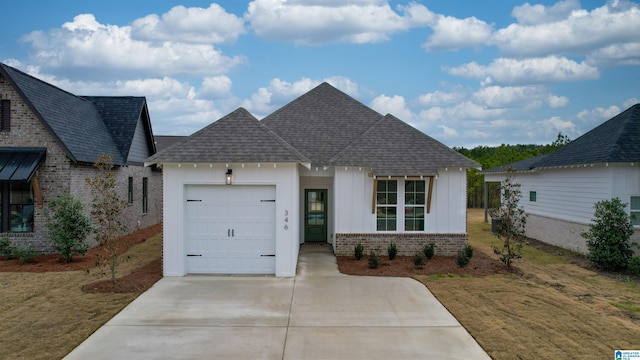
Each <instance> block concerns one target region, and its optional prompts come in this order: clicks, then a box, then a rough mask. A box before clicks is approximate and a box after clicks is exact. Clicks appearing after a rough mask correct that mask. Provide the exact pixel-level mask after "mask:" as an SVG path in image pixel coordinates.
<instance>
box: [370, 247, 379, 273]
mask: <svg viewBox="0 0 640 360" xmlns="http://www.w3.org/2000/svg"><path fill="white" fill-rule="evenodd" d="M369 267H370V268H372V269H377V268H379V267H380V259H379V258H378V255H376V252H375V251H373V250H371V253H370V254H369Z"/></svg>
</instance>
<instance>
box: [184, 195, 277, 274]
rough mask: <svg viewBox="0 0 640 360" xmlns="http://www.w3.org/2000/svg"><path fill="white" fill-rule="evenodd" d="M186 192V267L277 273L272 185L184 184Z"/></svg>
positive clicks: (204, 270) (203, 270) (221, 271)
mask: <svg viewBox="0 0 640 360" xmlns="http://www.w3.org/2000/svg"><path fill="white" fill-rule="evenodd" d="M185 197H186V199H187V200H188V201H187V203H186V211H185V224H186V227H187V228H186V229H185V242H186V252H187V255H196V256H187V272H189V273H216V274H273V273H275V257H274V256H269V255H275V250H276V249H275V220H276V219H275V201H274V200H275V186H201V185H196V186H187V187H186V188H185ZM265 255H267V256H265Z"/></svg>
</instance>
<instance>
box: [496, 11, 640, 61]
mask: <svg viewBox="0 0 640 360" xmlns="http://www.w3.org/2000/svg"><path fill="white" fill-rule="evenodd" d="M556 5H558V4H556ZM575 5H576V4H574V3H571V2H569V3H567V2H564V3H559V5H558V8H556V9H555V10H557V11H555V13H553V14H552V12H553V11H551V10H554V8H555V7H552V8H550V9H547V8H544V9H542V10H541V11H538V12H534V13H532V14H531V16H530V17H526V16H525V15H524V14H523V12H524V10H526V9H525V8H516V9H514V13H516V14H517V17H518V19H519V20H522V21H524V23H521V24H511V25H509V26H508V27H506V28H503V29H500V30H498V31H497V32H495V34H494V36H493V43H494V44H495V45H496V46H498V49H499V50H500V51H501V53H502V54H504V55H506V56H518V57H524V56H536V57H537V56H544V55H549V54H564V55H567V54H575V55H586V54H588V53H590V52H592V51H595V50H597V49H598V48H601V47H604V46H610V45H614V44H624V43H627V42H636V41H637V39H638V38H639V37H640V5H638V4H635V3H632V2H629V1H626V0H616V1H610V2H608V3H607V4H606V5H605V6H602V7H599V8H596V9H594V10H592V11H591V12H588V11H586V10H578V9H575ZM525 6H526V5H525ZM534 8H535V7H534ZM534 8H531V9H534ZM529 10H530V9H529ZM547 10H549V11H547ZM569 10H571V11H569ZM567 12H569V13H568V15H567V16H566V17H565V18H563V19H560V20H558V19H559V18H562V16H563V14H566V13H567ZM552 20H557V21H552Z"/></svg>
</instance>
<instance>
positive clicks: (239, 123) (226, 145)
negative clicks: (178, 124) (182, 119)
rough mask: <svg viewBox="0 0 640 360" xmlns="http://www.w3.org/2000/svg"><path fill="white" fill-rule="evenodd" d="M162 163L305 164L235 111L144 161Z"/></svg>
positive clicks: (259, 125)
mask: <svg viewBox="0 0 640 360" xmlns="http://www.w3.org/2000/svg"><path fill="white" fill-rule="evenodd" d="M145 162H146V163H162V162H194V163H202V162H212V163H213V162H294V163H299V162H307V163H308V162H309V159H307V158H306V157H305V156H304V155H302V154H300V153H299V152H298V151H297V150H296V149H294V148H293V147H292V146H291V145H289V144H287V143H286V142H285V141H284V140H282V139H281V138H280V137H278V136H277V135H276V134H275V133H274V132H273V131H271V130H270V129H269V128H267V127H266V126H265V125H264V124H262V123H260V121H259V120H258V119H256V118H255V117H254V116H253V115H251V114H250V113H249V112H248V111H247V110H245V109H243V108H239V109H237V110H235V111H234V112H232V113H231V114H229V115H227V116H225V117H223V118H222V119H220V120H218V121H216V122H214V123H212V124H211V125H209V126H207V127H205V128H204V129H202V130H200V131H198V132H196V133H194V134H193V135H191V136H189V137H187V138H184V139H183V140H180V141H178V142H176V143H174V144H173V145H171V146H169V147H168V148H165V149H164V150H162V151H160V152H158V153H157V154H155V155H153V156H151V157H150V158H148V159H147V160H146V161H145Z"/></svg>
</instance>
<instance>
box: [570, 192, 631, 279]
mask: <svg viewBox="0 0 640 360" xmlns="http://www.w3.org/2000/svg"><path fill="white" fill-rule="evenodd" d="M593 207H594V209H595V212H594V215H593V222H592V223H591V224H589V231H587V232H584V233H582V234H580V235H582V237H584V238H585V239H587V248H588V250H589V253H588V254H587V258H588V259H589V260H591V261H592V262H593V263H594V264H595V265H596V266H597V267H599V268H601V269H603V270H612V271H615V270H620V269H624V268H626V267H627V264H628V263H629V260H630V259H631V257H632V256H633V250H632V249H631V235H633V225H631V219H630V218H629V215H628V214H627V212H626V211H625V210H624V208H625V207H627V204H623V203H622V201H621V200H620V199H619V198H617V197H616V198H613V199H611V200H602V201H598V202H597V203H595V205H594V206H593Z"/></svg>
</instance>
